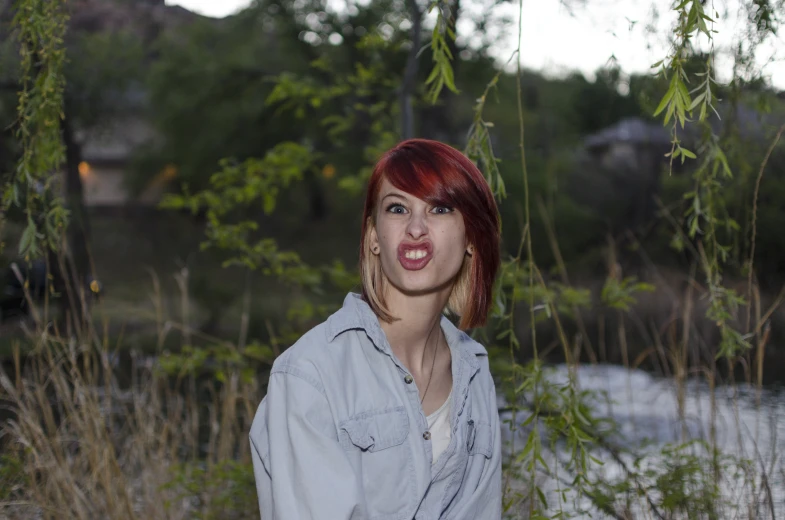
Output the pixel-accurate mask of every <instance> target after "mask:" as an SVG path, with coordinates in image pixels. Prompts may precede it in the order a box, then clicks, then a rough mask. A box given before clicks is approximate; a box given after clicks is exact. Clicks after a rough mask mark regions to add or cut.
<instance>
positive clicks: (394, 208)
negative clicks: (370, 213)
mask: <svg viewBox="0 0 785 520" xmlns="http://www.w3.org/2000/svg"><path fill="white" fill-rule="evenodd" d="M387 211H388V212H390V213H395V214H397V215H403V214H404V213H406V208H404V207H403V206H402V205H400V204H398V203H397V202H394V203H392V204H390V205H389V206H387Z"/></svg>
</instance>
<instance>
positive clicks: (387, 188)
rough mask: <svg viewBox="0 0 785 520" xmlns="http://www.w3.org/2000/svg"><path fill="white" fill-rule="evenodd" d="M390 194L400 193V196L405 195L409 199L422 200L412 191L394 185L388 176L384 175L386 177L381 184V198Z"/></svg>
mask: <svg viewBox="0 0 785 520" xmlns="http://www.w3.org/2000/svg"><path fill="white" fill-rule="evenodd" d="M390 194H395V195H400V196H402V197H405V198H407V199H418V200H420V199H419V198H418V197H416V196H415V195H412V194H411V193H407V192H406V191H405V190H402V189H400V188H397V187H395V186H394V185H393V183H391V182H390V181H389V180H388V179H387V178H386V177H384V178H382V182H381V184H380V185H379V199H382V198H383V197H385V196H387V195H390Z"/></svg>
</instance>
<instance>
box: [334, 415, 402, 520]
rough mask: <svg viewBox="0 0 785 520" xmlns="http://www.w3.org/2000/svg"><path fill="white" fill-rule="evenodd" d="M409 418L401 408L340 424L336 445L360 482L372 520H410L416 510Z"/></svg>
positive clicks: (358, 416)
mask: <svg viewBox="0 0 785 520" xmlns="http://www.w3.org/2000/svg"><path fill="white" fill-rule="evenodd" d="M408 437H409V416H408V415H407V414H406V409H405V408H404V407H403V406H399V407H394V408H384V409H380V410H373V411H369V412H364V413H361V414H358V415H355V416H353V417H350V418H349V419H347V420H345V421H342V422H341V423H340V424H339V441H340V443H341V446H342V447H343V449H344V450H346V452H347V453H348V455H349V458H350V460H351V461H352V464H353V466H354V468H355V474H356V475H357V478H358V479H361V480H362V486H363V491H364V496H365V501H366V504H367V506H368V514H369V516H370V518H371V519H372V520H400V519H403V518H407V517H408V518H411V516H412V514H413V513H414V508H415V507H416V502H415V501H416V497H415V493H414V479H415V475H414V461H413V460H412V456H413V455H412V449H411V447H410V446H409V443H408V442H406V440H407V438H408Z"/></svg>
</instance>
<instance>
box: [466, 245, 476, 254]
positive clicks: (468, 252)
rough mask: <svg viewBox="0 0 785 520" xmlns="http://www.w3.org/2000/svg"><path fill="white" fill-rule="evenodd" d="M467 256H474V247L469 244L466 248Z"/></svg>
mask: <svg viewBox="0 0 785 520" xmlns="http://www.w3.org/2000/svg"><path fill="white" fill-rule="evenodd" d="M466 254H467V255H469V256H472V255H473V254H474V246H473V245H471V244H469V245H468V246H466Z"/></svg>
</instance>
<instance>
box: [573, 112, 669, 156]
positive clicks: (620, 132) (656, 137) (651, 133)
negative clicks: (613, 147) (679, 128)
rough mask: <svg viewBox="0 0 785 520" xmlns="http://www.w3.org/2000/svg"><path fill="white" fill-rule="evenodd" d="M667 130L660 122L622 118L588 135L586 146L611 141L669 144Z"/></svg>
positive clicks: (598, 146)
mask: <svg viewBox="0 0 785 520" xmlns="http://www.w3.org/2000/svg"><path fill="white" fill-rule="evenodd" d="M670 141H671V139H670V135H669V133H668V130H667V129H666V128H664V127H663V126H662V125H661V124H656V123H650V122H648V121H645V120H643V119H641V118H638V117H631V118H627V119H622V120H621V121H619V122H618V123H616V124H615V125H612V126H609V127H607V128H605V129H603V130H600V131H599V132H597V133H596V134H592V135H590V136H588V137H587V138H586V139H585V141H584V144H585V145H586V148H589V149H591V148H601V147H604V146H608V145H609V144H611V143H635V144H655V145H662V144H669V143H670Z"/></svg>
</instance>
